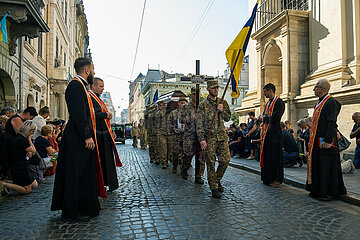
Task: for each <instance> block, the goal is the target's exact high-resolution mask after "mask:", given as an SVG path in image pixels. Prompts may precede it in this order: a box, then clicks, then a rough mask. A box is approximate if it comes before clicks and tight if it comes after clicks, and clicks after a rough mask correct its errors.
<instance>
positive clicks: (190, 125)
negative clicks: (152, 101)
mask: <svg viewBox="0 0 360 240" xmlns="http://www.w3.org/2000/svg"><path fill="white" fill-rule="evenodd" d="M195 114H196V107H195V104H193V103H192V102H188V103H186V104H185V105H184V106H183V107H182V108H181V110H180V118H181V122H182V123H184V124H185V132H184V142H183V161H182V165H181V166H182V171H183V172H182V173H183V174H185V175H187V171H188V170H189V168H190V165H191V160H192V159H193V157H194V155H195V144H198V143H197V139H196V123H195V120H194V115H195ZM204 170H205V160H204V158H202V159H200V169H199V173H198V174H197V175H196V176H195V177H200V178H201V177H202V176H203V175H204Z"/></svg>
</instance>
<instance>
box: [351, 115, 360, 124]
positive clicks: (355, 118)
mask: <svg viewBox="0 0 360 240" xmlns="http://www.w3.org/2000/svg"><path fill="white" fill-rule="evenodd" d="M352 120H353V121H354V122H355V123H356V124H360V112H355V113H354V114H353V115H352Z"/></svg>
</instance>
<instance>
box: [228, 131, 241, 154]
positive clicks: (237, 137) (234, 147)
mask: <svg viewBox="0 0 360 240" xmlns="http://www.w3.org/2000/svg"><path fill="white" fill-rule="evenodd" d="M230 130H231V131H232V132H233V133H234V134H233V137H232V138H231V139H230V142H229V148H230V153H231V156H232V157H235V156H237V157H240V156H242V155H243V153H244V144H243V143H242V138H243V135H242V133H241V131H240V130H239V129H237V127H236V125H235V124H231V126H230Z"/></svg>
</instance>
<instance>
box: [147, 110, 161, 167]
mask: <svg viewBox="0 0 360 240" xmlns="http://www.w3.org/2000/svg"><path fill="white" fill-rule="evenodd" d="M157 111H158V109H157V106H155V105H154V106H153V108H152V110H151V112H150V114H149V128H148V136H149V155H150V162H154V161H155V164H156V165H159V164H160V159H159V157H158V155H157V152H158V151H157V148H158V138H157V124H156V113H157Z"/></svg>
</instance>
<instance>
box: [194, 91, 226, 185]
mask: <svg viewBox="0 0 360 240" xmlns="http://www.w3.org/2000/svg"><path fill="white" fill-rule="evenodd" d="M219 102H220V99H219V98H216V101H213V100H211V99H210V97H209V96H208V97H207V98H206V99H205V100H204V101H202V102H201V103H200V104H199V107H198V110H197V115H196V130H197V135H198V139H199V141H200V142H201V141H202V140H206V137H207V136H208V134H209V131H210V128H211V124H212V121H213V119H214V116H215V113H216V109H217V106H218V104H219ZM230 117H231V112H230V108H229V105H228V103H227V102H226V101H225V100H224V101H223V111H222V112H219V113H218V117H217V119H216V122H215V124H214V128H213V130H212V132H211V135H210V138H209V141H208V142H207V147H206V150H205V151H204V156H203V157H204V158H205V162H206V168H207V177H208V183H209V185H210V189H211V190H218V188H219V182H220V180H221V178H222V177H223V176H224V173H225V171H226V168H227V167H228V165H229V162H230V151H229V146H228V142H227V134H226V130H225V126H224V122H223V121H229V120H230ZM215 155H217V157H218V161H219V166H218V168H217V169H216V171H215V160H216V157H215Z"/></svg>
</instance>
